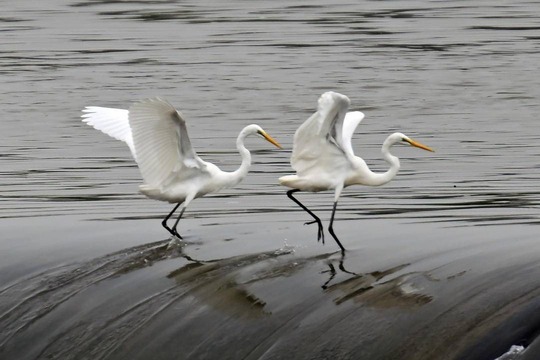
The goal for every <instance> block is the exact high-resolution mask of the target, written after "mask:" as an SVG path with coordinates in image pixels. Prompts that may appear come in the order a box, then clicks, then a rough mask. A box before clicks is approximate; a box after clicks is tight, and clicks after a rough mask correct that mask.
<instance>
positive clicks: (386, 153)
mask: <svg viewBox="0 0 540 360" xmlns="http://www.w3.org/2000/svg"><path fill="white" fill-rule="evenodd" d="M392 145H394V142H392V141H390V139H389V138H388V139H386V140H385V141H384V143H383V146H382V149H381V152H382V155H383V159H384V160H385V161H386V162H387V163H388V164H389V165H390V168H389V169H388V170H386V172H384V173H382V174H380V175H379V176H380V179H379V180H380V181H381V183H380V184H379V185H384V184H386V183H387V182H389V181H390V180H392V179H393V178H394V177H395V176H396V175H397V173H398V171H399V168H400V166H401V165H400V163H399V158H398V157H397V156H394V155H392V154H390V148H391V147H392Z"/></svg>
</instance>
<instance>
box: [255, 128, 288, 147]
mask: <svg viewBox="0 0 540 360" xmlns="http://www.w3.org/2000/svg"><path fill="white" fill-rule="evenodd" d="M259 133H260V134H261V135H262V136H263V137H264V138H265V139H266V140H267V141H268V142H269V143H271V144H274V145H275V146H276V147H278V148H279V149H283V147H282V146H281V145H280V144H279V143H278V142H277V141H276V140H275V139H274V138H273V137H271V136H270V135H268V134H267V133H266V131H260V132H259Z"/></svg>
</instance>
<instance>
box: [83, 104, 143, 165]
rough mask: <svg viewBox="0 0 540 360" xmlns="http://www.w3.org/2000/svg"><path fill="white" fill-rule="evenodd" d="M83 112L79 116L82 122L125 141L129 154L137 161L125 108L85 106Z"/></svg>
mask: <svg viewBox="0 0 540 360" xmlns="http://www.w3.org/2000/svg"><path fill="white" fill-rule="evenodd" d="M83 113H85V114H83V115H82V116H81V117H82V118H83V120H82V121H83V122H84V123H86V124H88V125H90V126H92V127H93V128H94V129H96V130H100V131H102V132H104V133H105V134H107V135H109V136H111V137H113V138H115V139H117V140H120V141H123V142H125V143H126V144H127V145H128V146H129V150H131V155H133V158H134V159H135V161H137V155H136V153H135V147H134V146H133V137H132V135H131V128H130V126H129V118H128V111H127V110H123V109H112V108H104V107H99V106H87V107H85V108H84V110H83Z"/></svg>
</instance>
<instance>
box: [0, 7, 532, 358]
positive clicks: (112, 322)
mask: <svg viewBox="0 0 540 360" xmlns="http://www.w3.org/2000/svg"><path fill="white" fill-rule="evenodd" d="M538 14H540V6H539V5H538V4H536V3H535V2H528V1H513V2H502V3H499V4H493V3H492V2H486V1H468V2H462V1H445V2H438V1H400V2H381V1H365V2H362V3H361V4H358V3H357V2H350V3H347V2H341V3H333V4H332V5H329V4H328V3H327V2H321V1H311V2H309V3H307V2H286V1H257V2H247V1H231V2H227V3H226V4H224V3H219V2H210V1H193V2H185V1H183V2H179V1H171V0H169V1H127V2H125V1H112V2H111V1H79V2H69V1H65V0H47V1H45V2H43V1H42V2H40V3H39V5H37V4H33V3H29V2H16V1H11V2H9V6H7V5H6V6H5V9H4V11H3V13H2V15H1V16H0V32H1V34H2V42H1V43H0V65H1V66H0V74H1V76H2V82H1V85H0V93H1V95H2V96H1V99H2V100H0V102H1V104H2V110H3V117H2V120H1V121H0V133H1V134H2V142H1V143H0V162H1V164H2V166H1V167H0V177H1V179H2V180H1V183H0V184H1V185H2V186H1V188H0V189H1V192H0V200H1V201H0V232H1V233H2V236H1V237H0V326H1V327H2V328H3V329H4V330H3V331H2V334H1V336H0V355H1V356H0V357H6V358H17V359H36V358H59V359H60V358H61V359H69V358H76V359H81V358H89V359H118V358H126V357H129V358H133V359H135V358H140V359H145V358H149V357H152V358H156V359H157V358H163V359H167V358H207V359H210V358H216V357H218V356H219V358H221V359H224V358H230V359H238V358H244V359H256V358H257V359H259V358H265V359H272V358H283V356H285V355H284V354H287V356H294V357H295V358H298V359H301V358H306V359H316V358H325V357H328V356H334V357H335V358H344V359H345V358H366V359H368V358H369V359H391V358H399V359H495V358H497V357H498V356H501V355H502V354H503V353H505V352H506V351H508V350H509V349H510V347H511V346H512V345H523V346H525V347H527V349H526V350H525V351H524V352H523V353H522V354H521V355H520V357H519V358H520V359H527V358H530V359H533V358H535V357H538V356H539V355H538V354H540V350H538V348H539V345H538V341H536V342H535V339H536V337H535V336H536V335H535V334H537V333H538V329H539V320H540V319H538V315H537V314H538V313H540V312H539V311H538V310H539V306H540V302H539V299H540V297H539V296H538V292H539V287H540V285H539V282H538V281H537V279H538V278H539V277H538V274H537V273H538V270H537V269H538V268H539V266H538V265H539V263H540V255H539V254H540V252H539V250H540V245H539V243H538V228H537V226H538V225H539V224H540V215H539V213H540V212H539V209H540V200H539V198H540V197H539V193H540V190H539V188H538V179H539V178H540V163H539V161H538V159H539V155H540V150H539V147H538V146H536V144H537V143H538V141H539V140H540V139H539V137H540V123H539V122H538V119H537V117H538V116H537V115H538V113H540V105H539V102H538V99H539V98H540V96H539V95H540V83H539V78H538V76H536V74H537V68H538V63H540V55H539V52H538V48H539V45H540V43H539V42H540V36H539V35H538V30H539V29H540V17H539V15H538ZM328 90H334V91H338V92H341V93H344V94H346V95H348V96H349V97H350V99H351V103H352V106H351V107H352V108H353V109H354V110H360V111H363V112H364V113H365V114H366V118H365V119H364V121H363V122H362V124H361V125H360V126H359V128H358V130H357V134H356V135H355V137H354V139H353V147H354V149H355V151H356V153H357V154H358V155H360V156H362V157H363V158H364V159H365V160H366V161H367V162H368V164H369V165H370V166H372V167H373V168H374V169H375V170H379V171H382V170H384V169H385V168H386V164H384V162H383V161H382V160H381V158H380V155H379V152H380V150H379V149H380V145H381V144H382V142H383V141H384V139H385V138H386V136H387V135H389V134H390V133H392V132H394V131H400V132H403V133H406V134H407V135H410V136H411V137H413V138H416V139H418V140H420V141H422V142H423V143H426V144H428V145H430V146H432V147H433V148H435V149H436V153H434V154H430V153H427V152H422V151H419V150H417V149H413V148H405V147H396V148H395V149H394V153H395V154H396V155H398V156H399V157H400V158H401V164H402V169H401V171H400V173H399V175H398V177H397V178H396V179H395V180H394V181H393V182H391V183H389V184H387V185H385V186H383V187H380V188H364V187H351V188H348V189H346V190H345V191H344V193H343V195H342V198H341V200H340V202H339V207H338V215H337V220H336V223H335V230H336V232H337V233H338V235H339V236H340V238H341V241H342V243H343V244H344V245H345V247H346V248H347V249H348V252H347V255H346V257H345V258H341V257H340V255H339V253H335V251H336V250H337V247H336V245H335V244H333V242H332V240H331V239H330V237H328V239H327V240H328V241H327V243H326V244H325V245H324V246H323V245H322V244H320V243H319V244H318V243H317V242H316V229H315V228H313V227H312V226H303V225H302V224H303V223H304V222H305V221H307V220H308V218H307V214H305V213H303V212H302V211H301V210H300V209H299V208H298V207H296V206H295V205H294V204H293V203H292V202H291V201H290V200H289V199H288V198H287V197H286V196H285V194H284V193H285V189H284V188H281V187H280V186H279V185H278V184H277V178H278V177H279V176H282V175H285V174H288V173H290V171H291V170H290V167H289V164H288V159H289V156H290V149H291V147H292V138H293V134H294V131H295V130H296V128H297V127H298V126H299V125H300V124H301V122H302V121H304V120H305V119H306V118H307V117H308V116H309V115H310V114H311V113H312V112H313V111H314V110H315V107H316V101H317V98H318V96H319V95H320V94H321V93H323V92H324V91H328ZM156 95H159V96H162V97H164V98H166V99H168V100H169V101H170V102H171V103H173V104H174V105H175V106H177V107H178V108H179V109H181V110H182V112H183V114H184V115H185V116H186V118H187V119H188V130H189V132H190V135H191V140H192V143H193V144H194V146H195V148H196V150H197V151H198V153H199V155H200V156H201V157H203V158H204V159H205V160H209V161H212V162H214V163H216V164H217V165H218V166H220V167H222V168H224V169H226V170H233V169H235V167H237V166H238V165H239V163H240V158H239V156H238V154H237V152H236V150H235V148H234V143H235V139H236V136H237V134H238V131H239V130H240V129H241V128H242V127H243V126H245V125H247V124H250V123H258V124H259V125H261V126H262V127H264V128H265V129H266V130H267V131H268V132H269V133H270V134H271V135H272V136H274V137H275V138H276V139H278V140H279V141H280V142H281V143H282V144H283V145H284V146H285V150H284V151H277V150H274V149H272V148H271V145H269V144H267V143H265V142H261V141H259V140H258V139H256V138H254V139H249V140H248V142H247V145H248V147H249V148H250V149H251V150H252V154H253V166H252V171H251V172H250V175H249V176H248V178H247V179H246V180H245V181H244V182H242V183H241V184H240V185H238V186H237V187H235V188H234V189H228V190H225V191H222V192H220V193H219V194H215V195H212V196H208V197H205V198H202V199H198V200H196V201H194V202H193V203H192V205H191V206H190V207H189V209H188V211H187V212H186V214H185V219H183V221H182V223H181V233H182V234H183V235H184V236H185V238H186V240H187V241H189V242H190V243H191V244H190V245H188V246H186V247H185V248H183V249H182V251H181V252H180V253H179V252H176V251H170V250H166V249H165V247H164V244H166V243H167V241H168V238H167V236H166V235H167V234H166V233H165V232H164V230H163V229H162V228H161V226H160V219H161V218H162V217H163V216H164V215H165V214H166V213H167V212H168V211H169V210H170V206H169V205H168V204H164V203H160V202H155V201H152V200H148V199H146V198H144V197H143V196H142V195H140V194H138V192H137V191H138V185H139V184H140V182H141V180H140V175H139V173H138V169H137V167H136V165H135V164H134V162H133V161H132V159H131V158H130V153H129V150H128V149H127V147H125V146H124V144H122V143H120V142H117V141H115V140H113V139H111V138H109V137H107V136H105V135H103V134H101V133H100V132H97V131H95V130H93V129H91V128H90V127H88V126H86V125H84V124H83V123H81V122H80V119H79V116H80V110H81V109H82V108H83V107H84V106H87V105H98V106H109V107H119V108H127V107H129V106H130V104H132V102H133V101H136V100H138V99H142V98H145V97H149V96H156ZM298 197H299V198H300V199H301V200H302V201H305V204H306V205H307V206H309V207H311V208H313V209H314V210H315V211H316V212H317V213H318V214H320V215H321V217H322V218H323V219H324V220H325V221H328V218H329V216H330V211H331V203H332V199H333V194H331V193H330V192H327V193H320V194H303V195H302V194H299V195H298ZM233 345H234V346H233Z"/></svg>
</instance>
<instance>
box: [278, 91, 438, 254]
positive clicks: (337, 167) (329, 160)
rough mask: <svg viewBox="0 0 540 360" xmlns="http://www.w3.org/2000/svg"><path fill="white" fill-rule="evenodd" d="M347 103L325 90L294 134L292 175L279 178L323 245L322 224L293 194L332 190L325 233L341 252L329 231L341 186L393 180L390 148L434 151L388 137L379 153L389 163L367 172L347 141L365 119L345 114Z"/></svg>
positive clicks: (405, 139)
mask: <svg viewBox="0 0 540 360" xmlns="http://www.w3.org/2000/svg"><path fill="white" fill-rule="evenodd" d="M349 105H350V100H349V98H348V97H347V96H345V95H342V94H339V93H336V92H326V93H324V94H322V95H321V97H320V98H319V101H318V109H317V112H316V113H314V114H313V115H312V116H311V117H310V118H309V119H307V120H306V121H305V122H304V123H303V124H302V125H301V126H300V127H299V128H298V130H296V133H295V134H294V145H293V152H292V156H291V166H292V168H293V169H294V170H295V171H296V175H287V176H282V177H280V178H279V182H280V183H281V184H282V185H285V186H287V187H290V188H292V190H289V191H287V196H288V197H289V198H290V199H291V200H293V201H294V202H295V203H296V204H298V205H299V206H300V207H301V208H302V209H304V210H305V211H306V212H307V213H308V214H310V215H311V216H312V217H313V219H314V221H311V222H307V223H306V224H312V223H317V225H318V226H319V230H318V235H317V239H318V240H322V242H323V244H324V231H323V227H322V223H321V220H320V219H319V218H318V217H317V216H316V215H315V214H314V213H313V212H312V211H311V210H309V209H308V208H307V207H306V206H305V205H303V204H302V203H301V202H300V201H298V199H296V198H295V197H294V196H293V193H295V192H297V191H300V190H303V191H310V192H318V191H322V190H330V189H334V207H333V209H332V216H331V217H330V225H329V227H328V231H329V232H330V234H331V235H332V237H333V238H334V240H335V241H336V242H337V244H338V245H339V247H340V248H341V251H342V252H343V251H345V248H344V247H343V245H342V244H341V242H340V241H339V239H338V238H337V236H336V234H335V233H334V229H333V223H334V216H335V213H336V207H337V202H338V199H339V196H340V195H341V191H342V190H343V188H345V187H347V186H350V185H357V184H358V185H369V186H379V185H383V184H386V183H387V182H389V181H390V180H392V179H393V178H394V177H395V176H396V174H397V172H398V170H399V167H400V164H399V159H398V158H397V157H396V156H394V155H392V154H390V148H391V147H392V145H394V144H396V143H405V144H409V145H412V146H416V147H418V148H420V149H424V150H428V151H433V150H432V149H431V148H429V147H428V146H425V145H422V144H420V143H419V142H417V141H414V140H412V139H411V138H409V137H408V136H406V135H403V134H401V133H394V134H392V135H390V136H389V137H388V138H387V139H386V140H385V141H384V143H383V146H382V155H383V158H384V160H386V162H387V163H388V164H389V165H390V169H388V171H386V172H384V173H375V172H372V171H371V170H370V169H369V167H368V166H367V164H366V162H365V161H364V160H362V158H360V157H358V156H355V155H354V152H353V149H352V144H351V138H352V135H353V133H354V130H355V129H356V127H357V126H358V124H360V122H361V121H362V119H363V118H364V114H363V113H361V112H360V111H353V112H347V110H348V108H349Z"/></svg>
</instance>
